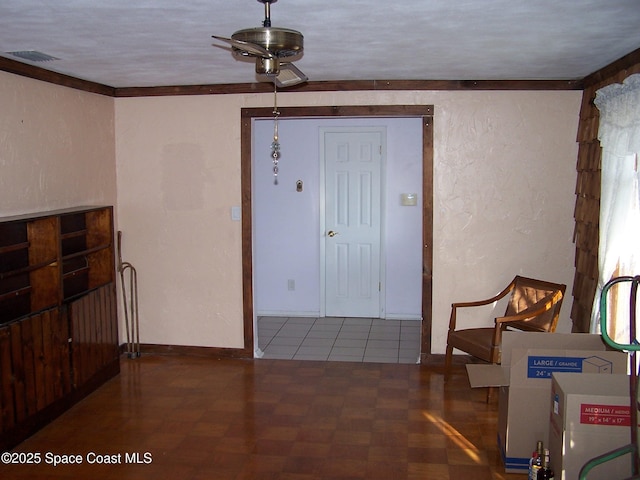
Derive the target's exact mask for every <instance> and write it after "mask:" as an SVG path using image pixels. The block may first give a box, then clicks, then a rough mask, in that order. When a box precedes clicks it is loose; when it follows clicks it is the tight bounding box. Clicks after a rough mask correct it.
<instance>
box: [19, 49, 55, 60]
mask: <svg viewBox="0 0 640 480" xmlns="http://www.w3.org/2000/svg"><path fill="white" fill-rule="evenodd" d="M7 53H8V54H9V55H13V56H14V57H18V58H22V59H23V60H29V61H31V62H50V61H51V60H60V59H59V58H56V57H52V56H51V55H47V54H46V53H42V52H38V51H36V50H23V51H20V52H7Z"/></svg>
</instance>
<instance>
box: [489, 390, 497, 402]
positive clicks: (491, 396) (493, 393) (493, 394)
mask: <svg viewBox="0 0 640 480" xmlns="http://www.w3.org/2000/svg"><path fill="white" fill-rule="evenodd" d="M495 393H496V387H487V403H491V401H492V400H493V399H494V398H495Z"/></svg>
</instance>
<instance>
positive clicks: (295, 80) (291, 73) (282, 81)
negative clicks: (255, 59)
mask: <svg viewBox="0 0 640 480" xmlns="http://www.w3.org/2000/svg"><path fill="white" fill-rule="evenodd" d="M307 80H309V78H308V77H307V76H306V75H305V74H304V73H302V72H301V71H300V69H299V68H298V67H296V66H295V65H294V64H293V63H283V64H281V65H280V73H278V75H276V76H275V77H274V79H273V82H274V83H275V84H276V86H277V87H278V88H285V87H291V86H293V85H298V84H299V83H304V82H306V81H307Z"/></svg>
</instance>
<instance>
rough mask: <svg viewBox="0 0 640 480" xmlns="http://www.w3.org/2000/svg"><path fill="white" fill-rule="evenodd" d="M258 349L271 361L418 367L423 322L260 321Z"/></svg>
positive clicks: (331, 319) (306, 319)
mask: <svg viewBox="0 0 640 480" xmlns="http://www.w3.org/2000/svg"><path fill="white" fill-rule="evenodd" d="M258 346H259V348H260V350H262V352H264V356H263V358H268V359H281V360H282V359H286V360H321V361H325V360H330V361H343V362H377V363H418V358H419V356H420V322H419V321H417V320H381V319H371V318H338V317H336V318H334V317H327V318H313V317H259V318H258Z"/></svg>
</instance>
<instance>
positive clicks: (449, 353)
mask: <svg viewBox="0 0 640 480" xmlns="http://www.w3.org/2000/svg"><path fill="white" fill-rule="evenodd" d="M452 357H453V347H452V346H449V345H447V350H446V352H445V357H444V378H445V379H447V378H449V375H450V374H451V364H452V360H453V359H452Z"/></svg>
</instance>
